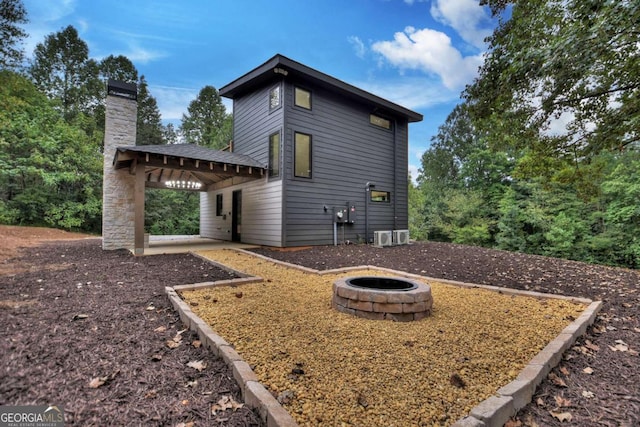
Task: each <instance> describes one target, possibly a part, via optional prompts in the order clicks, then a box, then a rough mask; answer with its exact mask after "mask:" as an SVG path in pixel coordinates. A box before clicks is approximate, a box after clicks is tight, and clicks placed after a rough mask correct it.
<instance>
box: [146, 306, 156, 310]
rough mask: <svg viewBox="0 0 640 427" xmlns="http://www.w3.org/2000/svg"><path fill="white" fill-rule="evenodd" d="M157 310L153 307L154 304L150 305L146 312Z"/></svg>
mask: <svg viewBox="0 0 640 427" xmlns="http://www.w3.org/2000/svg"><path fill="white" fill-rule="evenodd" d="M155 309H156V308H155V307H154V306H153V304H149V305H148V306H147V308H145V310H147V311H153V310H155Z"/></svg>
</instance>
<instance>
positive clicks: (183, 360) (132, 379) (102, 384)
mask: <svg viewBox="0 0 640 427" xmlns="http://www.w3.org/2000/svg"><path fill="white" fill-rule="evenodd" d="M15 264H17V265H19V267H20V269H18V270H17V272H15V270H16V269H14V273H12V274H5V275H2V276H0V324H1V325H2V326H1V327H0V328H1V329H0V330H1V331H2V340H1V341H0V366H1V367H2V368H1V371H0V405H45V404H55V405H59V406H61V407H62V408H63V409H64V411H65V417H66V421H67V423H66V425H81V426H91V425H93V426H106V425H114V426H125V425H144V426H153V425H162V426H195V425H198V426H204V425H207V426H216V425H219V426H260V425H261V422H260V420H259V418H258V416H257V415H256V414H255V413H253V412H252V411H251V410H249V409H248V408H244V407H242V408H239V409H237V410H235V411H234V410H233V409H227V410H224V411H216V412H215V414H213V413H212V407H213V406H214V405H216V403H217V402H218V401H219V400H220V399H221V398H223V397H225V396H229V397H231V399H233V400H234V401H236V402H242V399H241V394H240V389H239V387H238V385H237V383H236V382H235V380H234V379H233V377H232V373H231V371H230V370H229V368H228V367H227V366H226V364H225V363H224V362H223V361H222V360H221V359H219V358H217V357H214V356H213V355H212V354H211V353H210V352H209V351H207V350H205V349H204V348H202V347H198V348H196V347H195V346H194V341H197V339H198V338H197V336H196V335H195V334H193V333H192V332H190V331H184V332H181V330H182V329H183V328H182V325H181V323H180V320H179V318H178V317H177V315H176V313H175V312H174V311H173V309H172V307H171V305H170V303H169V301H168V299H167V297H166V296H165V293H164V287H165V286H173V285H179V284H188V283H198V282H204V281H215V280H223V279H229V278H231V277H233V275H232V274H230V273H228V272H226V271H224V270H222V269H219V268H217V267H215V266H213V265H212V264H210V263H208V262H206V261H204V260H202V259H200V258H198V257H196V256H193V255H189V254H180V255H157V256H149V257H134V256H132V255H131V254H130V253H129V252H128V251H103V250H102V249H101V241H100V240H99V239H89V240H80V241H68V242H56V243H45V244H43V245H42V246H36V247H30V248H27V249H23V250H22V251H21V255H19V256H18V257H17V258H14V259H12V260H10V261H8V262H4V263H3V267H4V270H5V271H6V270H7V269H8V268H7V267H8V265H15ZM25 268H26V271H24V269H25ZM20 270H22V271H20ZM180 332H181V333H180ZM167 341H169V342H170V344H169V345H168V344H167ZM195 345H196V346H197V345H198V342H195ZM171 347H173V348H171ZM200 361H201V362H202V364H193V366H196V368H194V367H191V366H189V365H188V364H189V363H190V362H200ZM203 366H206V367H204V369H202V370H199V368H202V367H203ZM228 402H231V400H228Z"/></svg>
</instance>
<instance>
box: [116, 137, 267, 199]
mask: <svg viewBox="0 0 640 427" xmlns="http://www.w3.org/2000/svg"><path fill="white" fill-rule="evenodd" d="M139 164H142V165H144V173H145V187H151V188H174V189H180V190H190V191H207V190H211V189H215V188H221V187H225V186H227V185H233V184H238V183H241V182H246V181H251V180H256V179H261V178H264V177H265V176H266V173H265V172H266V170H267V169H266V166H265V165H262V164H260V163H259V162H258V161H256V160H254V159H253V158H251V157H249V156H246V155H243V154H237V153H231V152H228V151H218V150H213V149H210V148H206V147H201V146H198V145H194V144H168V145H135V146H124V147H118V148H117V149H116V154H115V156H114V159H113V166H114V168H116V169H124V168H128V169H129V172H130V173H131V174H134V173H135V169H136V166H137V165H139Z"/></svg>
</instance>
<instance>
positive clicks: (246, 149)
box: [233, 83, 283, 164]
mask: <svg viewBox="0 0 640 427" xmlns="http://www.w3.org/2000/svg"><path fill="white" fill-rule="evenodd" d="M274 85H275V83H274V84H273V85H269V86H266V87H264V88H262V89H260V90H258V91H255V92H252V93H250V94H247V95H245V96H243V97H241V98H237V99H235V100H234V103H233V151H234V152H236V153H241V154H246V155H248V156H251V157H252V158H254V159H255V160H257V161H259V162H262V163H264V164H266V163H267V162H268V160H269V135H271V134H272V133H274V132H277V131H279V130H280V129H281V127H282V114H283V109H282V108H279V109H276V110H273V111H269V98H268V97H269V89H271V88H272V87H273V86H274Z"/></svg>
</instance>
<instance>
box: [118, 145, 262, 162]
mask: <svg viewBox="0 0 640 427" xmlns="http://www.w3.org/2000/svg"><path fill="white" fill-rule="evenodd" d="M127 151H131V152H137V153H149V154H159V155H162V156H173V157H182V158H188V159H192V160H200V161H203V162H215V163H226V164H229V165H234V166H236V165H240V166H250V167H254V168H264V167H266V166H265V165H263V164H261V163H260V162H258V161H257V160H254V159H253V158H251V157H249V156H247V155H245V154H238V153H232V152H229V151H220V150H213V149H211V148H207V147H202V146H200V145H196V144H166V145H133V146H124V147H118V148H117V153H116V159H115V161H114V164H115V163H116V162H117V160H118V154H119V153H126V152H127Z"/></svg>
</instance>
